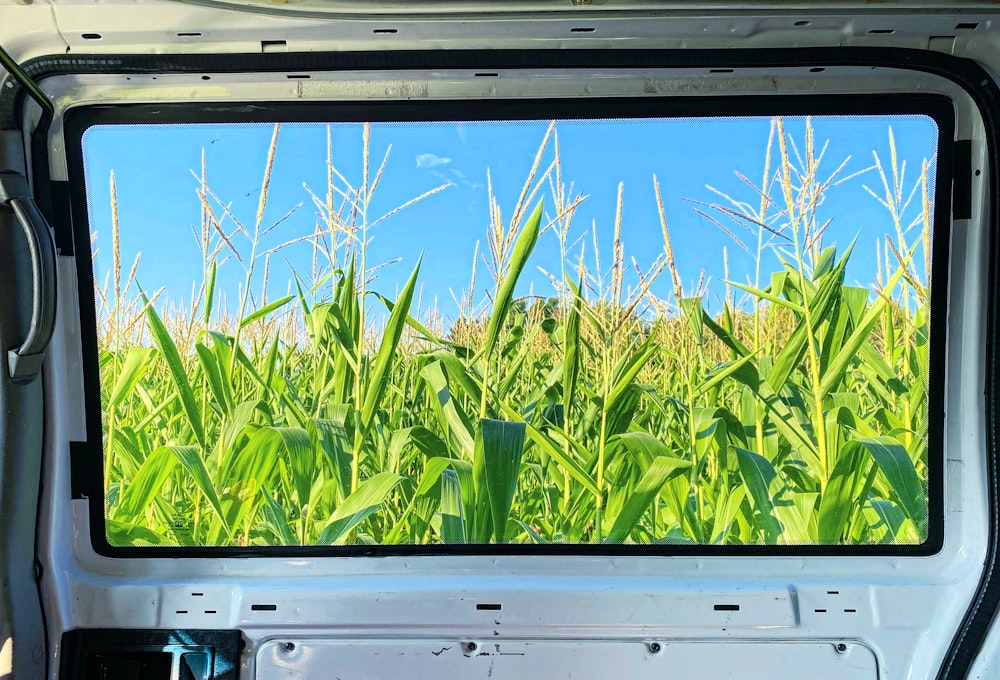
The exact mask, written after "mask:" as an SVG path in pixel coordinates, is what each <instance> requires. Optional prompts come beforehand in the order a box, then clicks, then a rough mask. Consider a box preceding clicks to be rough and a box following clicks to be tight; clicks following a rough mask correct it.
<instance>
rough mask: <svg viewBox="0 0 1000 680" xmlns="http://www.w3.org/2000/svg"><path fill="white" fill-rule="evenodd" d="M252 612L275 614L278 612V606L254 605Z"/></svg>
mask: <svg viewBox="0 0 1000 680" xmlns="http://www.w3.org/2000/svg"><path fill="white" fill-rule="evenodd" d="M250 611H252V612H274V611H278V605H276V604H252V605H250Z"/></svg>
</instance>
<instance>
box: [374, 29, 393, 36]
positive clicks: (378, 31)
mask: <svg viewBox="0 0 1000 680" xmlns="http://www.w3.org/2000/svg"><path fill="white" fill-rule="evenodd" d="M372 33H374V34H375V35H395V34H396V33H399V29H398V28H376V29H374V30H372Z"/></svg>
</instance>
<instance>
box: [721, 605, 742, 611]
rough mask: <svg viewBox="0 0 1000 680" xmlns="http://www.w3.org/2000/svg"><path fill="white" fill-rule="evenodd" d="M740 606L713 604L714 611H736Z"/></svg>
mask: <svg viewBox="0 0 1000 680" xmlns="http://www.w3.org/2000/svg"><path fill="white" fill-rule="evenodd" d="M739 610H740V606H739V605H738V604H717V605H715V611H717V612H738V611H739Z"/></svg>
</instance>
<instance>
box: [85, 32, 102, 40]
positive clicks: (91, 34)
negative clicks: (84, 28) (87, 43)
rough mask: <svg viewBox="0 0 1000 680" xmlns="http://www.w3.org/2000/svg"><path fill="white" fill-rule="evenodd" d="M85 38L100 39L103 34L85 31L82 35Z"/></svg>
mask: <svg viewBox="0 0 1000 680" xmlns="http://www.w3.org/2000/svg"><path fill="white" fill-rule="evenodd" d="M80 37H81V38H83V39H84V40H100V39H101V38H102V37H104V36H102V35H101V34H100V33H83V34H81V35H80Z"/></svg>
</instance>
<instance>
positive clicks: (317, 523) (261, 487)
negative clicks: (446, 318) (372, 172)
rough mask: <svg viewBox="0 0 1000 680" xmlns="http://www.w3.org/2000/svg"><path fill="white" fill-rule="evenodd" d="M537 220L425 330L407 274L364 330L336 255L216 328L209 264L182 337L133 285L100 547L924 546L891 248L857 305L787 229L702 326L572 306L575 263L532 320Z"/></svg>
mask: <svg viewBox="0 0 1000 680" xmlns="http://www.w3.org/2000/svg"><path fill="white" fill-rule="evenodd" d="M786 163H787V161H786ZM358 200H360V199H358ZM542 214H543V212H542V205H541V203H539V204H538V207H537V208H535V210H534V211H532V212H531V213H530V214H528V215H526V216H525V219H524V221H523V225H521V228H520V233H519V235H517V237H516V239H515V238H513V237H512V238H511V240H510V244H511V246H510V248H509V252H508V254H507V258H508V259H507V261H506V262H505V263H504V266H502V267H500V268H498V272H499V273H498V279H497V282H496V286H497V287H496V289H495V291H494V294H493V295H492V296H491V299H492V300H493V306H492V309H491V310H490V311H489V313H488V314H485V315H483V316H481V317H480V318H478V319H472V320H470V319H464V320H463V321H462V323H461V333H459V332H457V329H458V328H459V325H456V326H455V327H454V328H452V329H451V333H450V334H448V336H447V337H448V338H449V339H448V341H445V340H442V339H440V338H437V337H434V335H433V334H432V332H431V331H430V330H428V329H427V328H426V327H425V326H424V325H422V324H421V323H420V322H418V321H417V320H416V319H414V318H413V317H412V316H410V313H411V307H412V305H413V301H414V291H415V290H416V288H417V285H418V279H419V265H417V266H416V267H415V268H414V270H413V273H412V275H411V276H410V278H409V279H408V281H407V282H406V285H405V286H404V288H403V289H402V291H401V293H400V294H399V296H398V299H397V300H395V301H389V300H384V299H382V302H383V303H384V307H385V314H386V315H385V317H384V319H385V321H384V322H383V323H382V325H381V327H380V328H379V329H378V332H377V333H376V337H375V338H374V339H373V338H372V337H370V335H366V332H367V331H366V329H367V328H368V317H367V316H366V315H367V314H369V313H370V310H367V311H366V309H365V304H366V302H365V300H366V297H368V298H370V297H371V296H370V295H369V293H368V292H366V290H365V286H364V278H365V277H366V276H367V273H366V272H365V271H364V264H363V261H364V258H363V254H362V255H361V256H359V255H358V252H357V251H352V254H351V256H350V257H349V258H346V261H345V263H344V266H343V267H342V268H340V269H336V270H335V271H334V272H333V273H332V274H331V275H330V280H329V283H328V286H327V288H328V289H329V291H330V294H329V295H328V296H327V297H326V298H316V299H313V300H310V296H311V292H306V291H304V290H303V287H302V285H301V284H300V282H299V281H298V279H297V278H296V289H297V295H296V296H294V297H293V296H287V297H283V298H281V299H279V300H276V301H274V302H272V303H270V304H264V305H262V306H261V307H260V308H259V309H258V310H256V311H252V312H249V313H247V314H245V316H244V318H242V319H237V320H235V321H234V322H233V323H231V324H230V326H229V328H230V330H229V332H225V331H224V330H222V327H221V326H216V327H212V322H211V319H212V306H213V304H214V302H213V301H214V296H215V295H216V291H215V281H216V269H217V267H216V263H215V262H214V261H213V262H211V263H210V265H208V266H206V269H205V271H206V278H207V285H206V287H205V293H204V303H203V305H204V310H203V311H204V315H203V317H202V316H201V315H199V318H200V319H201V322H202V323H203V324H204V328H203V329H202V330H201V331H200V332H199V333H198V334H197V338H196V339H195V340H193V341H191V342H190V343H189V344H187V345H185V343H184V342H182V341H181V339H180V332H179V330H176V331H175V329H173V328H172V327H170V328H168V324H167V323H165V322H164V320H163V318H162V317H161V315H160V314H159V313H158V312H157V311H156V309H154V305H153V304H151V303H150V302H149V300H148V299H147V298H146V297H145V295H142V297H141V299H142V303H143V305H144V308H145V313H144V319H143V320H142V321H143V323H144V328H145V331H146V334H145V336H144V337H145V338H148V340H149V341H150V342H147V343H145V344H147V345H150V346H148V347H147V346H143V344H141V343H133V344H132V345H126V346H122V345H120V344H111V345H109V346H106V347H105V348H104V349H103V351H102V356H101V366H102V378H103V380H102V389H103V395H102V396H103V405H104V411H105V414H104V415H105V419H104V422H105V426H106V433H105V434H106V448H107V451H106V455H105V461H106V462H105V465H106V470H105V480H106V491H107V494H106V495H107V509H106V510H107V511H106V516H107V518H108V522H107V531H108V538H109V540H110V541H112V542H113V543H116V544H124V545H240V546H259V545H276V544H277V545H282V544H296V545H317V544H319V545H331V544H344V543H351V542H361V543H413V544H425V543H466V542H605V541H606V542H614V543H618V542H622V543H657V542H659V543H665V542H699V543H714V544H729V545H736V544H803V543H821V544H849V543H850V544H853V543H882V542H907V543H913V542H920V541H922V540H924V539H925V538H926V536H927V523H928V518H927V450H926V444H925V442H924V436H925V433H926V432H927V414H926V387H925V386H926V378H927V373H926V366H927V352H928V344H927V337H928V327H927V323H928V322H927V314H926V299H927V298H926V290H925V289H920V288H919V286H918V285H917V284H915V283H914V282H913V281H914V277H913V276H912V274H910V273H909V272H910V269H911V267H912V263H911V262H910V259H912V257H913V255H914V248H915V246H913V247H909V248H908V247H905V246H904V247H902V248H900V249H899V251H900V252H902V253H903V255H904V256H907V255H908V257H904V261H903V262H900V263H898V267H897V268H896V269H895V270H894V271H891V272H886V276H885V277H884V279H883V281H884V283H883V284H882V285H881V287H880V288H879V289H878V290H877V292H876V293H875V294H874V295H870V294H869V293H868V291H866V290H864V289H859V288H856V287H852V286H847V285H845V283H844V281H845V269H846V266H847V263H848V259H849V257H850V253H851V248H848V249H846V250H845V251H844V252H842V253H839V254H838V253H837V252H836V251H835V250H834V249H832V248H828V249H825V250H824V249H820V248H819V247H818V246H815V244H810V245H808V246H807V245H805V244H806V243H807V242H808V239H805V238H804V239H802V242H801V243H800V240H799V238H798V235H797V234H796V239H795V243H796V244H797V245H795V246H794V248H795V250H794V252H793V253H792V255H794V259H789V261H787V262H783V266H782V267H781V268H780V270H779V271H776V272H773V273H770V274H769V275H768V274H767V273H761V274H760V275H759V277H758V278H759V280H763V281H770V284H769V285H768V284H760V283H759V282H758V283H756V284H755V285H742V284H739V285H738V284H735V283H734V284H733V286H734V287H737V288H739V289H740V290H742V291H743V292H745V293H746V294H747V295H748V296H749V300H750V302H749V305H744V306H742V307H741V308H734V307H733V306H731V305H730V304H728V302H727V303H726V305H725V307H724V309H723V311H722V313H720V314H710V313H709V311H708V310H707V309H706V308H705V303H704V300H703V298H702V296H701V295H688V296H684V295H683V292H682V291H675V293H676V295H675V297H676V298H677V299H676V305H675V309H676V312H671V313H669V314H668V313H662V314H659V315H657V318H656V319H655V320H653V321H651V320H650V318H648V317H643V316H642V315H640V314H638V313H635V312H634V309H635V305H634V304H632V305H631V306H630V304H629V303H628V302H627V301H622V300H620V299H614V300H611V301H609V300H607V299H601V298H600V297H599V296H598V299H588V290H590V289H589V288H588V286H587V285H585V284H586V280H585V273H584V272H583V271H581V272H580V277H579V282H574V281H572V280H569V279H568V278H567V280H566V281H565V282H564V292H565V295H564V296H563V297H562V298H560V299H556V300H552V301H546V303H545V305H539V306H538V308H539V309H541V310H542V311H541V312H538V313H532V311H531V308H529V307H528V306H527V305H526V304H525V303H524V301H523V300H519V299H517V298H516V297H515V296H514V290H515V287H516V285H517V283H518V280H519V277H520V276H521V275H522V273H523V272H524V271H525V270H526V268H529V267H531V255H532V250H533V248H534V245H535V243H536V241H537V240H538V238H539V233H540V230H541V224H542ZM789 228H795V227H794V225H792V227H789ZM511 233H512V234H513V232H511ZM852 247H853V246H852ZM810 248H812V249H814V250H815V251H816V253H815V257H812V256H811V255H810V254H809V250H810ZM359 268H360V269H359ZM322 283H323V282H318V283H317V286H316V287H317V288H318V287H319V286H320V285H321V284H322ZM901 287H902V289H901ZM313 292H314V291H313ZM293 300H297V305H298V306H297V307H295V309H294V310H290V309H286V307H287V306H288V303H290V302H292V301H293ZM900 300H902V302H899V301H900ZM747 309H750V310H751V311H746V310H747ZM277 314H295V315H298V316H297V317H296V318H298V319H299V320H300V326H301V328H302V329H303V330H304V333H305V335H304V339H303V340H301V341H294V342H292V341H288V340H286V339H282V337H281V336H280V334H278V333H274V332H272V333H256V334H255V333H254V329H255V328H258V327H259V326H260V325H261V324H266V323H267V322H268V319H271V318H273V317H274V316H275V315H277ZM463 343H464V344H463ZM185 347H186V348H187V349H185Z"/></svg>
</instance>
